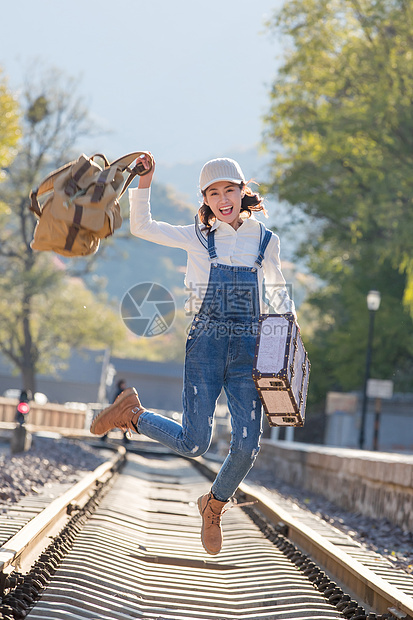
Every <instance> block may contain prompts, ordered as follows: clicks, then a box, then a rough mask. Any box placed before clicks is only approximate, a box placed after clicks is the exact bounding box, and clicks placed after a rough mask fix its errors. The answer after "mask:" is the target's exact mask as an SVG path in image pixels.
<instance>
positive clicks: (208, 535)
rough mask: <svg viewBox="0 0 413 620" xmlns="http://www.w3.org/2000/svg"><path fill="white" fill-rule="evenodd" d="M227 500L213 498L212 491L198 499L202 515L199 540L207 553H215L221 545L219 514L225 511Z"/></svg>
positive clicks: (219, 549)
mask: <svg viewBox="0 0 413 620" xmlns="http://www.w3.org/2000/svg"><path fill="white" fill-rule="evenodd" d="M226 503H227V502H220V501H219V500H217V499H215V498H214V496H213V495H212V493H207V494H206V495H202V496H201V497H200V498H199V499H198V508H199V512H200V513H201V517H202V529H201V541H202V545H203V547H204V549H205V551H206V552H207V553H209V554H210V555H216V554H217V553H219V552H220V551H221V547H222V531H221V515H222V514H223V512H225V511H224V510H223V509H224V506H225V504H226Z"/></svg>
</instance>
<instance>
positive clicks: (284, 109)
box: [266, 0, 413, 400]
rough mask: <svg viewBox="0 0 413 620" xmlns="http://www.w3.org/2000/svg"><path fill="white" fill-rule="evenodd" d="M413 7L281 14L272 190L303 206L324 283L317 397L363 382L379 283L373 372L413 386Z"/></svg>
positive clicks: (311, 306)
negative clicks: (371, 298)
mask: <svg viewBox="0 0 413 620" xmlns="http://www.w3.org/2000/svg"><path fill="white" fill-rule="evenodd" d="M412 16H413V5H412V3H410V2H404V1H403V0H375V1H373V0H292V1H291V2H288V3H286V4H285V5H284V7H283V9H282V10H281V11H280V12H279V13H278V14H277V15H274V18H273V19H272V20H271V22H270V24H269V27H270V28H271V29H273V30H274V31H275V32H276V33H277V36H279V35H280V34H281V35H282V36H284V37H285V41H286V42H287V44H288V46H289V51H288V52H287V53H286V57H285V62H284V64H283V66H282V68H281V70H280V71H279V74H278V76H277V78H276V79H275V81H274V83H273V86H272V90H271V94H270V97H271V105H270V111H269V114H268V115H267V118H266V143H267V145H268V147H269V148H270V149H271V150H272V151H273V163H272V167H271V182H270V183H269V185H268V187H267V190H268V192H270V193H272V194H275V195H276V196H277V197H278V198H279V199H281V200H284V201H287V202H288V203H289V204H290V205H292V208H293V209H292V210H293V213H295V215H296V218H295V219H298V218H299V217H300V216H302V217H303V219H304V221H305V222H306V225H307V227H308V238H307V240H306V241H305V242H304V243H303V244H302V246H301V248H300V251H299V256H301V257H304V256H305V257H306V260H307V263H308V266H309V267H310V269H311V271H312V272H313V273H315V274H317V275H318V276H319V277H320V279H321V281H322V282H323V286H322V287H321V288H320V290H319V291H318V292H317V293H315V294H314V295H313V296H312V297H310V299H309V300H308V304H307V309H306V310H304V309H303V313H304V316H305V317H306V318H309V320H310V324H309V325H308V335H309V338H308V348H309V353H310V356H311V358H312V362H313V370H312V385H311V390H310V398H311V399H312V400H319V399H321V398H322V397H323V395H324V394H325V392H326V391H327V390H328V389H345V390H349V389H358V388H360V387H361V385H362V383H363V377H364V360H365V351H366V341H367V326H368V313H367V308H366V294H367V292H368V290H369V289H371V288H377V289H378V290H380V291H381V293H382V305H381V308H380V310H379V311H378V313H377V318H376V330H375V351H374V357H373V367H372V375H373V376H375V377H377V378H386V379H388V378H393V379H395V381H396V389H411V388H412V380H411V372H410V371H411V368H412V366H413V341H412V337H411V334H412V331H413V330H412V327H413V325H412V318H411V317H412V316H413V252H412V242H411V239H412V235H413V209H412V206H413V202H412V201H413V198H412V197H413V172H412V170H413V168H412V164H413V108H412V100H413V64H412V53H413V52H412V41H413V21H412ZM403 301H404V307H403V306H402V302H403Z"/></svg>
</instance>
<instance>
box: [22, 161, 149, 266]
mask: <svg viewBox="0 0 413 620" xmlns="http://www.w3.org/2000/svg"><path fill="white" fill-rule="evenodd" d="M143 154H147V153H144V152H142V151H140V152H136V153H129V154H128V155H124V156H123V157H120V158H119V159H116V160H115V161H113V162H112V163H109V161H108V160H107V158H106V157H105V156H104V155H101V154H96V155H93V156H92V157H87V156H86V155H81V156H80V157H79V158H78V159H77V160H75V161H72V162H70V163H68V164H66V165H65V166H62V167H61V168H59V169H58V170H55V171H54V172H52V173H50V174H49V175H48V176H47V177H46V178H45V179H44V180H43V181H42V182H41V183H40V185H39V187H38V188H37V189H34V190H32V192H31V193H30V199H31V205H30V210H31V211H33V212H34V213H35V215H36V216H37V218H38V221H37V224H36V227H35V230H34V236H33V240H32V242H31V244H30V246H31V247H32V248H33V250H40V251H47V250H52V251H53V252H57V253H58V254H62V255H63V256H87V255H88V254H94V253H95V252H96V251H97V250H98V248H99V244H100V240H101V239H104V238H105V237H109V236H110V235H113V233H114V231H115V230H116V229H117V228H120V226H121V224H122V217H121V214H120V207H119V199H120V197H121V196H122V194H123V193H124V192H125V191H126V189H127V187H128V186H129V185H130V183H131V182H132V180H133V179H134V178H135V176H136V175H140V176H142V175H144V174H147V173H148V172H149V170H146V169H145V168H144V166H143V164H141V163H138V164H136V165H135V166H134V168H132V169H130V168H129V165H130V164H131V163H132V162H133V161H134V160H135V159H137V158H138V157H139V156H140V155H143ZM98 157H100V158H101V159H102V160H103V161H104V167H103V168H102V167H101V166H99V165H98V164H97V163H96V162H95V161H94V159H95V158H98ZM125 172H128V173H129V176H128V178H127V179H126V181H125V179H124V174H125ZM43 195H45V196H46V200H45V201H44V202H43V203H42V204H40V203H39V201H38V196H43Z"/></svg>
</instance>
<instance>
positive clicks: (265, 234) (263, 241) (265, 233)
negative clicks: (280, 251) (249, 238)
mask: <svg viewBox="0 0 413 620" xmlns="http://www.w3.org/2000/svg"><path fill="white" fill-rule="evenodd" d="M271 237H272V232H271V231H270V230H269V229H268V228H266V227H265V226H264V224H262V222H260V247H259V248H258V256H257V258H256V259H255V264H256V265H258V267H262V261H263V260H264V254H265V250H266V249H267V246H268V244H269V242H270V240H271Z"/></svg>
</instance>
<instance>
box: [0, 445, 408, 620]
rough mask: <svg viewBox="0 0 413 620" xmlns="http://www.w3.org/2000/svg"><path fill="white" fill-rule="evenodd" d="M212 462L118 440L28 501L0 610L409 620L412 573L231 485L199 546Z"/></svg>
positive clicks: (206, 618) (1, 614) (6, 550)
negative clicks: (117, 446)
mask: <svg viewBox="0 0 413 620" xmlns="http://www.w3.org/2000/svg"><path fill="white" fill-rule="evenodd" d="M215 469H216V466H215V465H213V464H211V463H210V462H208V461H206V460H204V459H198V460H197V463H196V466H195V467H194V464H193V462H192V461H189V460H185V459H180V458H179V457H176V456H174V455H172V454H170V453H167V452H166V451H165V452H162V451H158V452H157V453H149V452H148V453H147V454H144V453H140V454H135V453H132V452H129V453H128V457H127V459H126V460H125V458H124V451H123V453H122V451H120V452H119V453H117V454H116V455H115V456H114V457H113V459H111V460H110V461H109V462H107V463H105V464H103V465H101V466H100V467H99V468H98V469H97V470H96V471H95V472H93V474H90V475H88V476H86V477H85V478H84V479H83V480H82V481H81V482H80V483H78V484H77V485H75V487H73V488H71V489H69V490H67V491H66V492H65V493H64V494H63V495H62V496H61V497H59V498H58V499H57V500H55V501H54V502H52V504H50V506H47V507H45V508H44V510H41V508H39V506H38V507H37V508H34V507H33V506H32V505H30V502H29V503H28V508H27V515H31V516H30V517H29V519H30V520H28V522H27V523H26V524H24V520H25V519H24V518H23V522H22V514H21V512H20V514H19V519H20V521H19V523H15V522H14V521H13V519H12V518H11V519H9V520H10V525H11V524H13V523H14V528H15V529H17V531H16V532H15V533H14V534H13V535H12V536H11V538H10V539H9V540H7V542H3V546H2V548H1V549H0V571H1V573H0V584H1V589H2V592H3V597H2V603H1V605H0V620H16V619H19V618H28V620H38V619H40V618H42V619H49V620H60V619H62V620H63V619H64V620H69V619H73V620H85V619H92V620H101V619H102V620H124V619H125V620H126V619H131V618H151V619H152V620H166V619H168V620H171V619H175V618H176V619H178V618H179V619H181V620H189V619H191V620H197V619H198V618H199V619H202V620H229V619H234V620H235V619H236V620H244V619H245V620H252V619H254V620H255V619H257V620H273V619H277V620H278V619H281V618H291V619H305V618H308V619H311V620H318V619H321V618H323V619H329V618H331V619H336V618H349V619H353V620H363V619H365V618H368V619H369V620H372V619H373V618H406V620H408V619H410V620H412V619H413V598H412V596H413V578H411V577H410V576H409V575H407V574H406V573H404V572H403V571H396V570H394V569H393V568H392V567H391V565H389V566H387V565H386V562H385V560H383V559H382V558H380V556H377V557H375V554H371V553H367V552H365V551H364V550H363V549H362V548H361V547H360V545H357V543H354V542H353V541H351V539H350V538H349V537H347V536H345V535H343V534H341V533H340V532H338V530H336V529H335V528H332V527H330V526H327V525H326V524H324V523H323V522H322V521H321V520H320V519H317V518H316V517H311V515H309V514H308V513H306V512H305V511H300V510H299V509H297V510H295V511H294V517H291V510H288V509H287V508H288V507H287V506H286V504H284V505H283V500H282V498H281V497H280V498H279V500H278V499H277V501H274V500H273V499H271V500H269V499H268V498H267V497H265V496H263V495H262V493H259V492H257V491H256V490H255V489H253V488H251V487H250V486H248V485H245V484H243V485H241V487H240V492H239V500H240V501H241V503H243V502H246V503H247V504H249V505H247V506H243V507H237V506H234V507H233V508H231V509H230V510H229V511H228V512H227V513H226V514H225V516H224V518H223V529H224V547H223V550H222V551H221V553H220V554H219V555H218V556H209V555H207V554H206V553H205V552H204V550H203V548H202V546H201V543H200V537H199V530H200V516H199V514H198V510H197V507H196V498H197V497H198V496H199V495H201V494H202V493H204V492H206V490H208V488H209V482H208V480H207V479H206V477H205V475H207V476H211V475H214V474H213V472H214V470H215ZM251 502H254V503H253V504H251ZM36 511H37V512H38V514H37V515H36V516H33V515H34V513H35V512H36ZM25 514H26V513H25V512H24V511H23V517H24V515H25ZM27 515H26V517H27ZM2 527H3V523H2V520H1V519H0V536H2V537H4V532H3V533H2ZM2 539H3V538H2ZM390 569H392V570H390ZM375 614H377V615H375Z"/></svg>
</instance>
